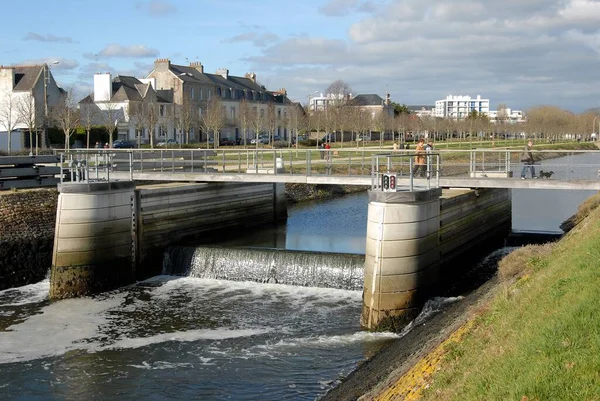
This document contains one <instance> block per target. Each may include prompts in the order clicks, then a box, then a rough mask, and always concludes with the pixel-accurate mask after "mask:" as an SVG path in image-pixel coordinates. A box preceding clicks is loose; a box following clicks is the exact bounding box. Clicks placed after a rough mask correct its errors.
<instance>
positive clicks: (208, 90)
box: [206, 89, 210, 100]
mask: <svg viewBox="0 0 600 401" xmlns="http://www.w3.org/2000/svg"><path fill="white" fill-rule="evenodd" d="M206 100H210V89H206Z"/></svg>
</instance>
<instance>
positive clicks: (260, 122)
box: [250, 105, 266, 148]
mask: <svg viewBox="0 0 600 401" xmlns="http://www.w3.org/2000/svg"><path fill="white" fill-rule="evenodd" d="M250 121H251V124H250V125H251V126H252V130H253V131H254V138H255V139H256V143H255V144H256V148H258V137H259V136H260V134H261V132H262V131H263V130H264V129H265V121H266V117H265V109H263V108H261V107H260V106H258V105H257V106H256V107H254V108H253V109H252V118H251V120H250Z"/></svg>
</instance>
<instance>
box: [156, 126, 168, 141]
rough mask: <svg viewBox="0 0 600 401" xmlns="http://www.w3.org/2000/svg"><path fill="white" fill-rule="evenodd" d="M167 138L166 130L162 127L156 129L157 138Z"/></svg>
mask: <svg viewBox="0 0 600 401" xmlns="http://www.w3.org/2000/svg"><path fill="white" fill-rule="evenodd" d="M166 136H167V130H166V129H165V128H164V127H158V137H159V138H164V137H166Z"/></svg>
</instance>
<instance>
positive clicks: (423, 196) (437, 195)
mask: <svg viewBox="0 0 600 401" xmlns="http://www.w3.org/2000/svg"><path fill="white" fill-rule="evenodd" d="M510 219H511V197H510V190H507V189H477V190H468V189H458V190H453V189H444V190H443V192H442V189H441V188H437V189H431V190H422V191H415V192H381V191H371V192H369V213H368V222H367V238H366V241H367V243H366V255H365V275H364V276H365V283H364V291H363V310H362V315H361V324H362V325H363V326H364V327H366V328H368V329H372V330H394V331H398V330H399V329H400V328H402V327H403V326H404V325H405V324H406V323H408V322H409V321H410V320H412V319H413V318H414V317H416V316H417V315H418V313H419V312H420V310H421V307H422V306H423V303H424V302H425V301H426V300H427V299H428V298H429V297H430V296H431V295H432V294H434V293H436V292H438V290H439V288H441V287H442V284H443V283H446V282H451V281H453V280H456V278H457V277H458V276H459V274H460V273H462V271H463V269H462V267H463V266H465V265H467V263H462V260H463V259H466V258H467V257H470V256H480V255H479V252H478V250H485V246H487V244H493V245H496V247H497V246H499V245H501V240H502V239H503V238H506V236H507V235H508V233H509V232H510V228H511V225H510Z"/></svg>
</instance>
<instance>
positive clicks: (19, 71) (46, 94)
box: [0, 64, 66, 151]
mask: <svg viewBox="0 0 600 401" xmlns="http://www.w3.org/2000/svg"><path fill="white" fill-rule="evenodd" d="M65 95H66V92H65V91H64V90H63V89H62V88H61V87H60V86H58V84H57V83H56V81H55V80H54V77H53V76H52V71H51V70H50V68H49V67H48V65H47V64H42V65H31V66H0V150H3V151H7V150H8V147H9V146H8V145H9V141H8V139H9V136H8V131H9V130H10V131H12V132H11V135H10V145H11V146H10V148H11V151H19V150H22V149H25V148H31V147H33V146H35V143H36V142H37V141H38V138H39V146H41V147H46V139H47V138H46V137H45V135H41V132H42V131H43V129H44V127H45V123H46V122H47V120H46V110H47V109H51V108H52V107H54V106H55V105H57V104H58V103H59V102H60V101H61V100H64V97H65ZM29 129H31V130H32V131H35V132H36V135H34V134H32V135H31V136H30V135H23V133H24V132H25V131H28V130H29Z"/></svg>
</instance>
